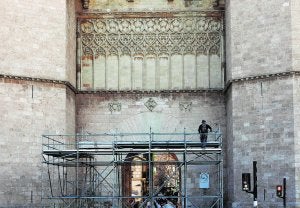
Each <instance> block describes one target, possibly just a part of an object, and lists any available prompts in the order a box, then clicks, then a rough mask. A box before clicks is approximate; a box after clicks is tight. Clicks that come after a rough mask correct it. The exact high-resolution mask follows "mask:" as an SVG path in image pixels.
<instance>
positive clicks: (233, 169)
mask: <svg viewBox="0 0 300 208" xmlns="http://www.w3.org/2000/svg"><path fill="white" fill-rule="evenodd" d="M231 93H232V97H229V98H228V103H227V104H229V105H230V106H231V107H230V108H231V109H232V114H231V115H232V117H231V122H228V123H227V124H228V125H231V127H229V128H232V132H233V133H232V137H228V138H229V144H228V145H230V148H228V156H229V157H228V160H229V161H228V164H229V165H230V166H229V167H228V168H229V170H228V178H229V182H230V183H232V185H233V186H231V185H230V186H229V187H228V189H229V190H228V194H229V199H230V200H229V203H230V204H229V205H228V207H231V206H232V207H246V206H250V205H251V204H252V195H250V194H247V193H245V192H243V191H242V190H241V176H242V173H243V172H250V173H252V162H253V161H257V163H258V165H257V168H258V201H259V207H269V206H271V205H272V206H275V205H276V206H280V205H281V204H282V200H281V199H279V198H277V197H276V193H275V192H276V190H275V187H276V185H277V184H281V183H282V178H283V177H286V178H287V187H293V184H295V178H294V177H295V176H294V174H295V168H294V165H295V158H294V109H293V79H292V77H282V78H275V79H274V80H273V79H272V80H257V81H249V82H240V83H233V84H232V89H231ZM230 111H231V110H230V109H228V113H230ZM227 120H230V119H229V118H228V119H227ZM228 147H229V146H228ZM232 177H233V178H232ZM264 191H265V196H264ZM287 194H288V196H289V199H288V200H289V203H290V205H292V202H294V200H295V197H294V196H295V189H294V188H289V189H288V190H287ZM264 197H265V198H264ZM231 202H232V203H231Z"/></svg>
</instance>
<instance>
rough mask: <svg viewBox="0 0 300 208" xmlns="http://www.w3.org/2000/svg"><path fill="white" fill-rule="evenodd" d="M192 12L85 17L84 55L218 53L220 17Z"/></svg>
mask: <svg viewBox="0 0 300 208" xmlns="http://www.w3.org/2000/svg"><path fill="white" fill-rule="evenodd" d="M86 1H87V0H86ZM193 15H194V16H193ZM193 15H190V14H185V15H183V16H178V17H168V18H165V17H160V18H150V17H149V18H148V17H147V18H128V17H124V18H120V19H119V18H116V19H110V18H98V19H97V18H95V19H85V20H82V22H81V37H82V52H83V55H90V53H91V52H92V53H93V54H94V55H108V54H117V55H121V54H128V53H129V52H130V53H131V54H140V55H146V54H152V55H162V54H169V55H172V54H195V53H203V54H205V55H207V54H217V55H219V54H220V44H221V37H222V35H223V34H222V24H221V18H219V17H208V16H201V15H198V16H197V15H195V14H193ZM99 48H101V50H100V49H99ZM199 48H200V49H199Z"/></svg>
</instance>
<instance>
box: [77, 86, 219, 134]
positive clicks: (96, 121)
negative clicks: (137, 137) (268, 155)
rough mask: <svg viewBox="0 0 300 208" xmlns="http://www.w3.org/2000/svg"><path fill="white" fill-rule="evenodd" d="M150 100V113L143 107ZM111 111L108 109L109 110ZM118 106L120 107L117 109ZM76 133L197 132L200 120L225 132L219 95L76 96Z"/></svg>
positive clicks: (217, 93) (216, 93)
mask: <svg viewBox="0 0 300 208" xmlns="http://www.w3.org/2000/svg"><path fill="white" fill-rule="evenodd" d="M150 98H151V99H153V100H154V102H155V103H156V106H155V107H154V108H153V110H152V111H150V110H149V109H148V108H147V107H146V106H145V104H146V103H147V102H148V101H149V99H150ZM112 105H113V106H115V107H110V106H112ZM117 106H120V107H117ZM76 110H77V115H76V119H77V127H76V129H77V131H78V133H80V131H82V132H83V133H84V132H86V131H87V132H90V133H97V132H109V131H119V132H149V130H150V127H151V128H152V131H154V132H183V130H184V128H186V131H187V132H197V129H198V126H199V124H200V122H201V120H202V119H205V120H207V121H208V123H210V124H212V125H214V124H220V125H221V127H222V129H223V130H224V129H225V120H224V119H225V109H224V101H223V96H222V93H220V92H215V93H209V92H207V93H161V94H125V93H123V94H122V95H121V94H79V95H77V96H76Z"/></svg>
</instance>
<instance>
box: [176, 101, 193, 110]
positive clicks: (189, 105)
mask: <svg viewBox="0 0 300 208" xmlns="http://www.w3.org/2000/svg"><path fill="white" fill-rule="evenodd" d="M179 109H180V110H181V111H184V112H188V111H191V109H192V102H180V103H179Z"/></svg>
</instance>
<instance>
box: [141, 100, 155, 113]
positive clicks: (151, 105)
mask: <svg viewBox="0 0 300 208" xmlns="http://www.w3.org/2000/svg"><path fill="white" fill-rule="evenodd" d="M144 105H145V106H146V107H147V108H148V110H149V111H153V110H154V108H155V107H156V106H157V103H156V102H155V100H154V99H153V98H149V99H148V100H147V101H146V102H145V104H144Z"/></svg>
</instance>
